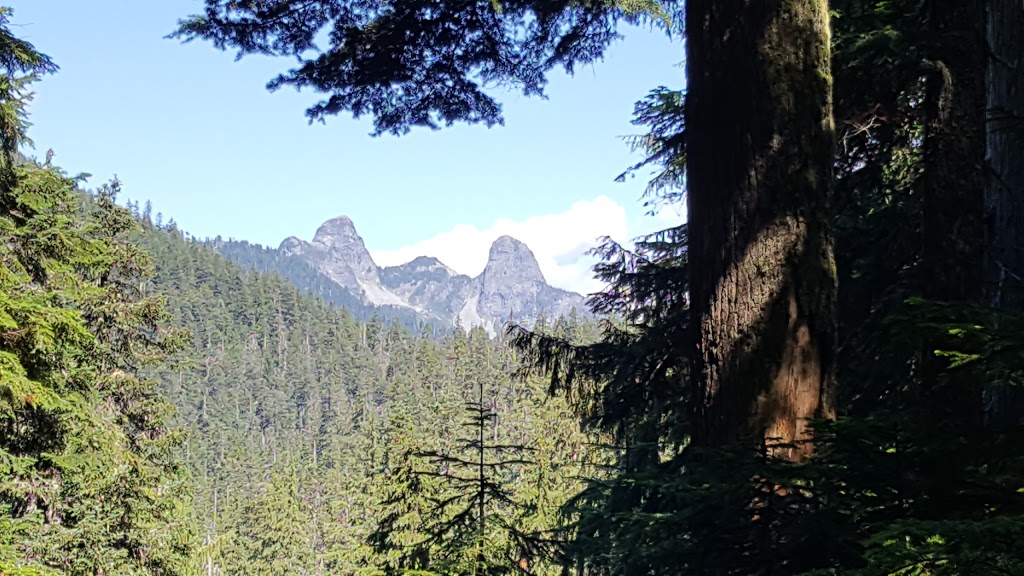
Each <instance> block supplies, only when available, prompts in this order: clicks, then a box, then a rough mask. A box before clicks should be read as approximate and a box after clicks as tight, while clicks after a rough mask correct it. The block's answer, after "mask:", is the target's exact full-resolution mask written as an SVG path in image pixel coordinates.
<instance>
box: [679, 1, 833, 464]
mask: <svg viewBox="0 0 1024 576" xmlns="http://www.w3.org/2000/svg"><path fill="white" fill-rule="evenodd" d="M687 34H688V36H687V47H688V58H687V67H688V71H689V74H688V82H687V103H686V106H687V109H686V130H687V155H688V159H687V199H688V204H689V206H688V215H689V231H690V246H689V253H688V254H689V262H690V268H691V279H690V282H691V284H690V290H691V297H692V310H693V324H694V330H695V337H696V340H697V350H696V354H695V356H694V362H693V374H692V376H693V378H694V394H695V402H694V406H695V410H696V414H695V423H696V426H695V431H694V440H695V442H697V443H698V444H703V445H710V446H717V445H723V444H727V443H732V442H736V441H750V442H755V443H758V444H760V443H764V444H765V445H766V447H767V449H768V450H769V452H771V453H772V454H774V455H776V456H779V457H782V458H786V459H789V460H799V459H801V458H802V457H803V456H805V455H806V454H808V453H809V452H810V451H811V444H810V442H809V440H810V439H811V434H810V430H809V428H808V427H807V419H810V418H816V417H832V416H833V415H834V396H835V383H834V369H833V357H834V348H835V331H836V330H835V326H836V320H835V300H836V276H835V264H834V260H833V254H832V236H831V231H830V229H829V226H828V214H829V211H828V203H829V192H830V188H831V183H832V163H833V149H834V126H833V121H832V100H831V87H832V79H831V74H830V70H831V66H830V65H831V62H830V56H831V49H830V28H829V14H828V3H827V1H826V0H762V1H760V2H751V3H744V2H732V1H725V0H691V1H690V2H689V4H688V7H687Z"/></svg>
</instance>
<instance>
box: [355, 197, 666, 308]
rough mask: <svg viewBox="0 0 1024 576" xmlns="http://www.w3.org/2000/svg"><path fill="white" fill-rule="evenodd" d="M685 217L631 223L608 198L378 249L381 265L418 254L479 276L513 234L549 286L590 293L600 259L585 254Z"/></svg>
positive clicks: (596, 286)
mask: <svg viewBox="0 0 1024 576" xmlns="http://www.w3.org/2000/svg"><path fill="white" fill-rule="evenodd" d="M684 219H685V209H682V208H665V209H662V210H661V211H660V212H659V213H658V214H656V215H655V216H653V217H650V216H642V217H641V218H633V219H631V218H630V217H629V215H628V214H627V211H626V209H625V208H623V207H622V206H621V205H619V204H618V203H617V202H615V201H614V200H612V199H610V198H608V197H607V196H598V197H597V198H595V199H594V200H583V201H579V202H576V203H575V204H573V205H572V206H571V207H570V208H569V209H568V210H566V211H564V212H559V213H557V214H546V215H540V216H533V217H530V218H527V219H525V220H521V221H514V220H510V219H507V218H502V219H499V220H497V221H496V222H495V223H494V224H492V225H491V226H489V227H487V228H484V229H480V228H477V227H476V226H472V225H468V224H460V225H457V226H455V227H453V228H452V229H451V230H448V231H445V232H441V233H439V234H437V235H436V236H433V237H431V238H427V239H425V240H422V241H420V242H417V243H415V244H413V245H410V246H403V247H401V248H399V249H397V250H387V251H374V252H373V253H372V255H373V259H374V260H375V261H376V262H377V264H378V265H379V266H395V265H398V264H404V263H405V262H408V261H410V260H412V259H413V258H416V257H417V256H433V257H435V258H437V259H439V260H440V261H441V262H444V263H445V264H446V265H448V266H449V267H451V268H452V269H453V270H455V271H456V272H459V273H460V274H467V275H469V276H476V275H478V274H480V272H482V271H483V269H484V266H485V265H486V264H487V253H488V250H489V249H490V246H491V243H492V242H494V240H495V239H497V238H498V237H499V236H502V235H506V234H507V235H509V236H512V237H513V238H516V239H518V240H520V241H522V242H525V243H526V245H527V246H529V247H530V249H531V250H533V253H534V255H535V256H536V257H537V263H538V264H540V269H541V271H542V272H543V273H544V276H545V278H546V279H547V281H548V283H549V284H551V285H552V286H557V287H559V288H563V289H566V290H572V291H575V292H580V293H582V294H587V293H590V292H594V291H596V290H599V289H600V288H601V285H600V283H599V282H597V281H596V280H594V279H593V273H592V271H591V269H592V267H593V265H594V262H595V259H594V258H593V257H592V256H588V255H586V252H587V251H588V250H590V249H591V248H592V247H594V246H595V245H597V242H598V239H600V238H601V237H603V236H610V237H612V238H614V239H615V240H616V241H619V242H628V241H629V240H632V239H633V237H635V236H639V235H641V234H644V233H648V232H653V231H656V230H661V229H664V228H667V227H669V226H675V225H677V224H679V223H680V222H682V221H683V220H684Z"/></svg>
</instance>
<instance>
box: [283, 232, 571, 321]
mask: <svg viewBox="0 0 1024 576" xmlns="http://www.w3.org/2000/svg"><path fill="white" fill-rule="evenodd" d="M279 251H280V252H281V253H282V254H283V255H285V256H293V257H298V258H301V259H303V260H305V261H306V262H307V263H308V264H309V265H311V266H312V267H313V268H315V269H316V270H318V271H319V272H320V273H321V274H323V275H324V276H325V277H327V278H328V279H329V280H331V281H332V282H334V283H336V284H338V285H339V286H341V287H342V288H344V289H346V290H348V291H350V292H351V293H352V294H353V295H354V296H356V297H358V298H359V299H360V300H361V301H362V302H364V303H366V304H369V305H373V306H397V307H402V308H408V309H411V310H414V311H416V313H418V314H420V315H421V316H422V317H423V318H424V319H425V320H432V321H438V320H439V321H442V322H444V323H446V324H450V325H461V326H462V327H463V328H465V329H467V330H468V329H470V328H472V327H474V326H481V327H483V328H484V329H485V330H487V332H488V333H490V334H492V335H494V334H497V333H498V332H499V331H501V330H502V327H503V326H504V325H505V323H506V322H508V321H510V320H512V321H516V322H520V323H524V324H527V325H529V324H532V322H533V321H534V320H535V319H536V318H538V317H539V316H540V315H542V314H543V315H545V316H547V317H549V318H554V317H557V316H560V315H566V314H569V312H570V311H571V310H573V309H574V308H575V309H576V310H577V312H578V313H579V314H581V315H585V313H586V307H585V305H584V300H583V297H582V296H581V295H579V294H576V293H573V292H568V291H565V290H560V289H558V288H555V287H553V286H550V285H549V284H548V283H547V281H546V280H545V278H544V274H543V273H542V272H541V270H540V266H539V265H538V264H537V258H536V257H535V256H534V254H533V252H532V251H531V250H530V248H529V247H528V246H527V245H526V244H524V243H522V242H520V241H519V240H516V239H515V238H512V237H510V236H502V237H501V238H498V239H497V240H495V241H494V243H493V244H492V245H491V247H490V251H489V253H488V258H487V265H486V266H485V267H484V270H483V272H482V273H481V274H480V275H479V276H477V277H475V278H471V277H469V276H466V275H464V274H457V273H456V272H455V271H454V270H452V269H451V268H449V267H447V266H445V265H444V264H443V263H442V262H441V261H440V260H438V259H437V258H433V257H430V256H420V257H418V258H416V259H414V260H412V261H411V262H407V263H405V264H402V265H400V266H389V267H386V268H381V267H379V266H377V264H376V263H375V262H374V261H373V257H372V256H371V255H370V252H369V250H367V249H366V244H365V243H364V242H363V239H362V237H360V236H359V234H358V232H356V228H355V225H354V224H353V222H352V220H351V219H350V218H348V217H346V216H340V217H337V218H333V219H331V220H328V221H327V222H324V223H323V225H321V226H320V228H319V229H318V230H317V232H316V235H315V236H314V237H313V241H312V242H304V241H302V240H300V239H298V238H295V237H291V238H288V239H286V240H285V241H284V242H282V243H281V246H280V248H279Z"/></svg>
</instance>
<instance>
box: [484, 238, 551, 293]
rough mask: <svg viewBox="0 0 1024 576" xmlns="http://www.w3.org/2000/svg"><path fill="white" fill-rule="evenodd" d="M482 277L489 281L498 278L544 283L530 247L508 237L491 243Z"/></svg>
mask: <svg viewBox="0 0 1024 576" xmlns="http://www.w3.org/2000/svg"><path fill="white" fill-rule="evenodd" d="M483 276H485V277H489V278H490V279H491V280H495V279H496V277H500V278H510V279H513V280H515V281H518V282H523V281H526V282H541V283H544V282H545V280H544V274H543V273H542V272H541V271H540V265H539V264H538V263H537V257H536V256H534V254H533V251H532V250H530V247H529V246H527V245H526V244H524V243H523V242H522V241H520V240H517V239H515V238H513V237H511V236H508V235H505V236H500V237H499V238H498V239H497V240H495V241H494V242H493V243H491V249H490V251H489V252H488V254H487V265H486V266H485V267H484V272H483Z"/></svg>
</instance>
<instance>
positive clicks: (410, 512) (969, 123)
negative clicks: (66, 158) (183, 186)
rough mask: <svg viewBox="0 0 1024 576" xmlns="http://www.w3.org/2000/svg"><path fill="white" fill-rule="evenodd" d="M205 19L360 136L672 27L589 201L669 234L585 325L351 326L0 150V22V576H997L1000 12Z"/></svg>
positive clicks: (1013, 556)
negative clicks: (662, 74) (611, 166)
mask: <svg viewBox="0 0 1024 576" xmlns="http://www.w3.org/2000/svg"><path fill="white" fill-rule="evenodd" d="M204 4H205V10H204V12H203V13H202V14H201V15H198V16H194V17H189V18H185V19H184V20H182V21H181V22H180V23H179V28H178V30H177V32H176V33H175V34H174V35H175V36H176V37H178V38H180V39H182V40H186V41H188V40H201V41H207V42H210V43H211V44H212V45H213V46H214V47H217V48H220V49H232V50H237V51H238V55H239V56H240V57H242V56H246V55H249V54H260V55H263V56H270V57H275V56H276V57H282V58H298V59H299V64H298V65H297V66H296V67H295V68H293V69H291V70H289V71H287V72H285V73H283V74H282V75H280V76H279V77H277V78H276V79H274V80H272V81H271V83H270V87H271V88H276V87H281V86H296V87H308V88H312V89H314V90H315V91H317V92H319V93H321V94H323V95H324V100H323V101H322V102H320V103H319V104H316V105H315V106H313V107H312V108H310V109H309V110H308V111H307V113H308V115H309V116H310V118H311V119H317V120H324V119H327V118H328V117H330V116H332V115H335V114H340V113H349V114H352V115H355V116H360V115H364V114H365V115H369V116H371V117H372V118H373V120H374V123H375V127H376V131H377V133H378V134H379V135H383V134H393V135H397V136H401V135H403V134H406V133H408V132H409V131H410V130H412V129H416V128H424V127H427V128H435V129H440V128H442V127H444V126H447V125H451V124H454V123H456V122H467V123H482V124H485V125H488V126H495V125H498V124H500V123H502V122H503V118H502V114H501V106H500V103H499V102H497V101H496V100H495V99H494V97H493V96H492V95H491V94H489V93H488V92H487V88H485V87H486V86H492V85H494V84H502V85H505V86H509V85H511V86H514V87H516V88H518V89H521V90H522V92H523V93H524V94H526V95H543V92H544V86H545V83H546V75H547V73H549V72H550V71H551V70H552V69H554V68H556V67H562V68H564V69H566V70H567V71H569V72H571V71H572V70H573V69H574V68H575V67H577V66H580V65H583V64H586V63H589V62H592V61H594V60H596V59H598V58H600V57H601V55H602V54H603V53H604V51H605V49H606V48H607V47H608V45H609V44H610V43H611V42H612V41H613V40H615V39H616V38H617V36H618V32H619V30H620V26H621V25H622V24H623V23H636V22H643V23H647V24H650V25H652V26H655V27H658V28H661V29H663V30H665V31H666V32H668V33H670V34H673V35H679V36H680V37H681V38H682V40H681V42H680V43H679V44H678V46H679V51H680V55H681V57H685V63H686V82H685V86H686V90H674V89H670V88H665V87H661V88H656V89H654V90H652V91H651V92H650V93H649V94H648V95H647V96H646V97H645V98H643V99H642V100H640V101H639V102H638V103H637V105H636V108H635V110H634V118H635V124H636V125H637V126H639V127H642V129H643V130H644V131H645V133H644V134H643V135H641V136H639V137H637V138H636V139H633V140H632V141H631V142H630V144H632V145H633V146H634V148H635V149H636V150H637V151H638V152H639V153H641V154H643V156H644V160H643V161H641V162H639V163H638V164H636V165H635V166H631V167H625V168H627V171H626V172H625V173H624V174H623V176H622V178H629V177H631V176H640V177H648V176H651V180H650V185H649V187H648V196H647V201H648V202H650V203H651V204H652V205H658V204H661V203H668V204H685V206H686V208H687V215H688V220H687V222H685V223H683V222H681V223H680V224H679V225H678V226H676V227H673V228H669V229H667V230H664V231H661V232H659V233H657V234H653V235H651V236H648V237H644V238H640V239H637V241H636V242H635V243H634V244H633V245H630V246H624V245H620V244H617V243H615V242H613V241H611V240H608V241H606V242H604V243H603V244H602V245H600V246H598V247H597V248H596V249H595V253H596V254H597V255H599V256H600V257H601V263H600V264H599V265H598V266H597V267H596V268H595V274H596V276H597V277H598V278H600V279H601V280H603V281H604V283H605V286H606V287H605V289H604V290H603V291H602V292H599V293H597V294H594V295H592V296H591V298H590V301H589V304H590V307H591V310H592V312H593V313H594V315H595V316H596V317H597V318H599V320H596V321H595V320H589V319H588V320H580V319H578V318H576V317H569V318H547V319H545V318H542V319H539V320H538V322H537V323H536V325H534V326H532V328H531V329H529V330H527V329H525V328H522V327H519V326H515V325H511V326H509V327H508V329H507V332H506V333H505V334H502V335H500V336H499V337H497V338H490V337H488V335H487V333H485V332H484V331H483V330H481V329H473V330H468V331H467V330H464V329H463V328H462V327H461V326H451V327H440V326H430V325H414V324H413V323H411V322H408V321H403V319H401V318H385V317H383V316H375V315H373V314H372V312H371V311H369V310H361V309H354V308H353V307H352V306H349V305H348V303H346V302H342V301H337V300H333V299H332V298H331V296H330V287H329V286H322V287H320V288H317V287H316V285H315V282H316V280H314V279H311V278H312V277H311V276H309V275H308V272H306V271H303V270H302V269H301V268H299V267H296V268H294V270H295V273H294V274H289V276H290V277H288V278H285V277H282V276H280V275H277V274H273V273H270V272H269V270H270V269H271V267H270V266H269V265H268V264H267V263H261V261H260V258H261V255H260V254H261V253H260V250H259V249H258V248H255V247H249V246H247V245H242V244H239V245H228V246H225V245H224V244H223V243H218V242H212V243H209V242H198V241H195V240H194V239H190V238H189V237H188V236H187V234H185V233H184V232H183V231H181V230H178V228H177V226H176V225H175V224H174V223H173V221H170V222H168V223H164V222H163V221H162V220H160V219H158V220H157V221H154V219H153V218H151V215H150V210H149V209H142V210H140V209H139V207H138V206H136V205H134V204H127V205H120V204H118V202H117V194H118V192H119V190H120V183H119V182H116V181H114V182H111V183H109V184H106V185H102V186H99V187H95V188H89V187H88V186H86V184H85V182H84V181H83V180H82V179H79V178H75V177H70V176H68V175H67V174H65V173H64V172H63V171H62V170H60V169H59V168H58V167H56V166H54V165H53V164H52V156H51V154H49V153H48V154H47V155H46V156H45V158H44V159H38V158H28V157H26V156H23V155H22V153H21V151H23V150H25V149H26V145H27V144H28V143H29V140H28V139H27V132H28V124H27V119H26V114H25V110H26V108H25V107H26V103H27V101H28V99H29V98H30V97H31V91H30V90H31V87H30V86H31V83H32V82H34V81H35V80H37V79H39V78H40V77H41V76H43V75H46V74H50V73H54V72H56V71H57V66H56V64H55V63H54V62H52V61H51V60H50V59H49V58H48V57H46V56H45V55H43V54H42V53H41V52H39V51H37V49H36V47H34V46H32V45H30V44H28V43H26V42H25V41H23V40H21V39H19V38H18V37H17V36H16V35H15V34H14V32H12V29H13V27H12V24H11V13H10V11H9V10H3V11H2V12H0V66H2V67H3V71H4V75H3V81H2V82H0V102H2V104H3V105H2V106H0V234H2V237H0V239H2V242H0V467H2V477H0V574H5V575H6V574H11V575H23V576H28V575H41V574H67V575H93V576H97V575H104V576H111V575H115V574H124V575H128V574H132V575H135V574H153V575H156V574H160V575H184V574H196V575H198V574H205V575H207V576H212V575H214V574H231V575H234V574H257V575H285V574H323V575H326V574H359V575H367V576H368V575H371V574H372V575H399V574H403V575H409V576H425V575H431V574H438V575H456V574H457V575H468V574H473V575H478V574H556V573H558V574H570V573H572V574H580V575H588V576H593V575H609V576H611V575H622V576H634V575H641V574H643V575H660V574H701V575H704V574H708V575H769V574H770V575H772V576H785V575H805V576H812V575H829V574H832V575H839V574H843V575H851V576H852V575H860V574H863V575H876V574H888V575H900V576H909V575H921V576H924V575H927V576H932V575H934V576H939V575H947V574H948V575H954V574H955V575H960V574H972V575H975V574H976V575H986V576H988V575H992V576H995V575H1004V576H1005V575H1015V574H1020V575H1024V547H1022V546H1021V545H1020V543H1021V542H1022V541H1024V395H1022V394H1021V392H1020V391H1019V390H1018V389H1017V388H1016V387H1017V386H1019V385H1021V383H1022V375H1024V310H1022V306H1024V298H1022V297H1021V293H1020V292H1021V288H1022V284H1024V280H1022V278H1024V265H1022V263H1024V248H1022V247H1021V236H1022V233H1024V218H1022V216H1024V117H1022V116H1021V114H1022V113H1024V4H1021V3H1020V2H1019V1H1011V0H960V1H957V2H951V1H946V0H887V1H884V2H883V1H879V0H832V2H826V1H825V0H774V1H770V2H763V3H736V2H727V1H724V0H688V2H686V3H685V6H684V5H683V3H678V2H674V1H671V0H664V1H656V0H637V1H631V0H618V1H589V0H581V1H567V0H556V1H552V0H545V1H543V2H542V1H539V0H509V1H502V2H495V1H492V0H479V1H470V2H455V1H448V0H440V1H435V0H402V1H397V0H395V1H391V0H386V1H382V2H373V3H367V2H357V1H354V0H313V1H302V2H296V1H293V0H268V1H261V2H238V1H236V0H205V2H204ZM328 32H329V33H328ZM325 42H326V45H322V44H323V43H325ZM41 49H45V47H41ZM649 88H650V87H638V88H637V89H638V90H645V89H649ZM594 113H595V114H604V113H614V111H595V112H594ZM143 193H144V192H143ZM225 251H234V252H233V253H234V256H233V257H232V258H230V259H229V258H226V257H225V253H226V252H225ZM303 278H305V279H303Z"/></svg>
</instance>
